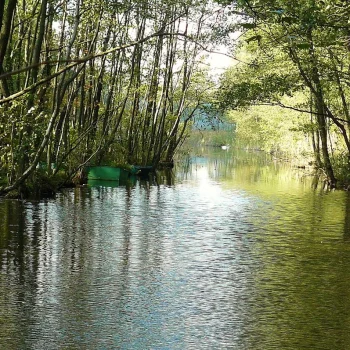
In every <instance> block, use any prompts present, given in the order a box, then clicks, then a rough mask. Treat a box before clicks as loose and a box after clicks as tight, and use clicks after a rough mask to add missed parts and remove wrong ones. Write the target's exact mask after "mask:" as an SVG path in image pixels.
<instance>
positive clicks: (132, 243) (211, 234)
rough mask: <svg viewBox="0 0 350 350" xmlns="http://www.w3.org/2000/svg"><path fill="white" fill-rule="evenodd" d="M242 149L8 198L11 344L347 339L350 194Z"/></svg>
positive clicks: (299, 343)
mask: <svg viewBox="0 0 350 350" xmlns="http://www.w3.org/2000/svg"><path fill="white" fill-rule="evenodd" d="M212 153H213V152H212ZM240 157H241V158H239V157H238V156H237V155H236V154H235V153H228V152H225V154H220V153H218V152H216V153H214V154H213V155H210V154H209V155H207V158H205V160H206V161H205V162H204V161H203V159H200V161H199V162H198V163H196V162H195V161H194V162H192V165H191V169H192V171H191V173H190V174H191V175H190V176H189V175H188V174H187V175H186V177H185V176H184V174H183V173H181V169H179V171H178V176H177V179H176V181H175V185H158V186H157V185H156V184H153V185H150V184H149V183H145V182H139V183H137V184H136V185H135V186H131V187H128V186H126V187H125V186H124V187H123V186H121V187H114V188H108V187H93V188H89V187H86V188H82V189H75V190H69V191H66V192H64V193H63V194H61V195H59V196H58V198H57V199H56V200H49V201H40V202H31V201H27V202H19V201H5V200H2V201H0V217H2V218H4V219H3V221H2V222H0V234H1V236H0V237H1V240H0V243H1V245H0V261H1V264H0V306H1V307H0V348H3V347H4V346H6V349H9V350H11V349H58V348H73V349H74V348H84V349H109V348H121V349H247V350H251V349H304V348H305V349H316V348H317V349H345V348H349V347H350V335H349V334H350V332H349V323H348V322H347V319H348V315H349V311H350V302H349V300H350V298H349V293H350V292H349V290H350V288H349V287H350V282H349V279H348V275H349V272H350V259H348V256H349V251H350V246H349V245H348V244H347V242H348V241H349V240H348V239H347V237H348V234H349V231H348V230H349V227H350V224H349V218H348V214H346V213H348V210H347V209H348V208H350V199H349V197H348V195H347V193H343V192H334V193H327V194H325V193H321V192H317V191H316V192H315V191H312V190H311V186H309V187H308V186H307V185H306V184H305V182H303V183H300V179H299V178H298V176H296V175H295V173H294V174H293V172H292V171H291V169H290V168H288V167H281V168H279V169H276V166H275V165H273V164H270V165H269V163H268V162H266V159H262V160H261V162H260V161H256V162H255V163H254V162H251V163H249V162H248V163H247V162H243V160H244V159H245V158H244V156H243V155H240ZM250 157H254V155H250ZM255 157H258V156H257V155H255ZM203 158H204V157H203ZM238 159H242V162H241V163H240V162H239V161H238ZM225 164H226V165H225ZM249 164H250V165H249ZM252 164H253V165H252ZM298 184H299V185H298ZM321 334H322V337H320V335H321Z"/></svg>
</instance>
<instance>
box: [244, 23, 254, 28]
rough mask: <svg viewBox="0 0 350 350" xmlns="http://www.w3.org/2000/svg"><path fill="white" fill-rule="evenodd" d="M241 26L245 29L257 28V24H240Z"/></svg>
mask: <svg viewBox="0 0 350 350" xmlns="http://www.w3.org/2000/svg"><path fill="white" fill-rule="evenodd" d="M240 26H241V27H243V28H245V29H253V28H255V27H256V24H255V23H240Z"/></svg>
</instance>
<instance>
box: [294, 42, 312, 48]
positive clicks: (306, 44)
mask: <svg viewBox="0 0 350 350" xmlns="http://www.w3.org/2000/svg"><path fill="white" fill-rule="evenodd" d="M296 47H297V48H298V49H301V50H307V49H309V48H310V47H311V45H310V44H308V43H302V44H297V45H296Z"/></svg>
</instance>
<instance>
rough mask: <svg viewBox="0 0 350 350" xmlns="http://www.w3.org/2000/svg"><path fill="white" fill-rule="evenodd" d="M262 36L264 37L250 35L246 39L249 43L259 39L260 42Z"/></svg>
mask: <svg viewBox="0 0 350 350" xmlns="http://www.w3.org/2000/svg"><path fill="white" fill-rule="evenodd" d="M261 38H262V37H261V35H254V36H252V37H250V38H249V39H247V40H246V41H247V43H248V44H249V43H250V42H252V41H258V42H259V43H260V40H261Z"/></svg>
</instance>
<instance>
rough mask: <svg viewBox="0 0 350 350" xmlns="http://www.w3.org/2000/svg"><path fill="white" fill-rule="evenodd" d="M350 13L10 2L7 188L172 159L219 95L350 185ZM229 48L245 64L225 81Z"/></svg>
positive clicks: (0, 148)
mask: <svg viewBox="0 0 350 350" xmlns="http://www.w3.org/2000/svg"><path fill="white" fill-rule="evenodd" d="M349 16H350V5H349V4H348V3H347V2H344V1H340V0H337V1H331V0H325V1H316V0H297V1H293V2H291V1H287V0H235V1H232V0H230V1H227V0H216V1H187V0H181V1H173V0H161V1H158V0H157V1H155V0H133V1H116V0H92V1H90V2H88V3H87V2H85V1H82V0H62V1H60V2H57V1H53V0H11V1H3V2H1V4H0V194H1V195H4V194H12V195H15V196H26V195H31V194H33V193H35V192H38V193H41V194H43V193H53V192H55V191H56V190H57V188H59V187H60V186H62V185H66V184H68V183H77V182H79V181H81V178H82V171H83V169H84V166H85V165H86V164H93V165H99V164H109V165H116V164H140V165H152V166H154V167H157V166H158V165H159V164H160V163H162V162H163V163H171V162H172V161H173V157H174V155H175V153H176V151H177V149H178V148H179V147H180V146H181V144H182V143H183V141H184V140H185V138H186V137H187V135H188V133H189V131H190V129H191V125H192V120H193V118H194V116H195V115H196V111H198V110H199V109H201V108H204V107H205V106H208V104H210V105H212V106H215V107H216V108H218V109H221V110H223V111H225V112H226V113H227V115H228V116H229V117H231V118H232V119H233V120H234V121H235V122H236V124H237V128H236V133H237V135H239V136H240V137H241V138H242V137H243V138H245V139H248V141H249V143H250V144H252V145H254V147H259V148H263V149H265V150H269V151H273V152H275V153H276V152H277V153H278V152H281V151H282V152H283V151H284V152H286V151H287V150H289V151H290V150H291V149H293V152H294V153H295V154H298V155H301V156H305V157H312V158H313V159H312V162H313V164H315V165H316V167H317V168H318V169H322V170H323V171H324V174H325V178H326V180H327V182H328V184H329V186H330V187H335V186H337V185H338V186H339V185H341V184H343V183H347V182H348V181H349V175H348V174H349V155H350V141H349V131H350V128H349V123H350V112H349V106H348V94H349V87H350V79H349V73H348V68H349V64H350V61H349V48H350V46H349V40H350V39H349V38H350V36H349V33H350V26H349V23H348V18H349ZM238 34H239V35H238ZM219 45H220V46H221V47H223V46H225V47H226V49H227V52H229V53H230V54H232V56H234V58H235V60H234V61H233V62H234V65H233V66H232V67H231V68H229V69H228V70H227V71H226V72H225V73H224V74H223V75H222V77H221V78H220V82H219V84H218V80H217V77H215V76H213V75H212V74H211V72H210V70H209V69H208V67H207V63H206V62H207V61H206V55H207V53H208V52H210V51H213V50H215V48H217V47H219ZM208 115H209V114H208ZM286 153H287V152H286ZM289 153H290V152H289Z"/></svg>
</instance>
